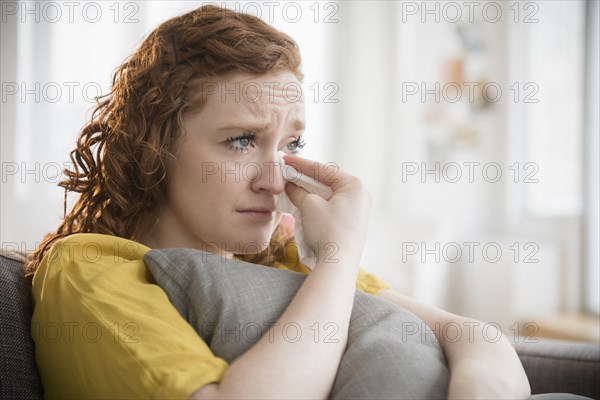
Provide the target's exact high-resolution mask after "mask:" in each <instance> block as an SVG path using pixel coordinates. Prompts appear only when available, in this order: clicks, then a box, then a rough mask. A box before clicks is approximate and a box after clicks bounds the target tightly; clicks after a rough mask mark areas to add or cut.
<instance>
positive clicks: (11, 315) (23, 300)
mask: <svg viewBox="0 0 600 400" xmlns="http://www.w3.org/2000/svg"><path fill="white" fill-rule="evenodd" d="M30 322H31V295H30V282H29V281H28V280H25V279H23V261H22V256H20V255H18V254H11V255H7V254H6V252H2V253H1V254H0V399H42V398H43V389H42V385H41V382H40V378H39V375H38V372H37V367H36V364H35V356H34V343H33V340H32V339H31V334H30ZM515 348H516V350H517V353H518V354H519V357H520V358H521V361H522V362H523V366H524V367H525V371H526V372H527V376H528V377H529V381H530V382H531V388H532V393H533V394H534V395H535V396H532V400H533V399H535V400H538V399H539V400H542V399H544V400H546V399H563V398H567V396H565V395H561V394H560V393H558V394H556V393H555V394H545V395H537V394H539V393H549V392H568V393H575V394H580V395H583V396H588V397H590V398H595V399H597V400H600V388H599V385H598V377H599V374H598V370H599V368H600V355H599V354H598V344H583V343H576V342H563V341H548V340H543V341H540V343H539V344H538V345H536V344H533V343H518V344H515Z"/></svg>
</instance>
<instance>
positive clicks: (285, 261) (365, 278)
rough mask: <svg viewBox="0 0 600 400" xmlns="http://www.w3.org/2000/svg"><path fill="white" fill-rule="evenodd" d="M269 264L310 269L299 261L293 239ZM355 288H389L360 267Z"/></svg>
mask: <svg viewBox="0 0 600 400" xmlns="http://www.w3.org/2000/svg"><path fill="white" fill-rule="evenodd" d="M271 266H272V267H275V268H278V269H285V270H291V271H295V272H301V273H304V274H308V273H310V269H309V268H308V267H307V266H305V265H304V264H302V263H301V262H300V257H299V255H298V245H297V243H296V241H295V240H292V241H290V243H288V244H287V245H286V246H285V249H284V251H283V257H282V258H281V260H279V261H278V262H275V263H272V265H271ZM356 288H357V289H360V290H362V291H363V292H366V293H369V294H372V295H377V294H378V293H379V292H381V291H382V290H384V289H388V288H390V285H389V284H388V283H387V282H386V281H384V280H383V279H381V278H380V277H378V276H377V275H375V274H370V273H368V272H367V271H366V270H365V269H363V268H360V269H359V270H358V277H357V279H356Z"/></svg>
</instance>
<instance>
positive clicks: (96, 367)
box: [32, 234, 228, 399]
mask: <svg viewBox="0 0 600 400" xmlns="http://www.w3.org/2000/svg"><path fill="white" fill-rule="evenodd" d="M148 250H149V249H148V248H147V247H145V246H142V245H140V244H138V243H136V242H132V241H128V240H124V239H121V238H117V237H114V236H108V235H96V234H77V235H71V236H69V237H67V238H65V239H63V240H61V241H59V242H57V243H56V244H55V245H54V246H53V248H52V249H51V251H50V252H49V253H48V254H47V255H46V257H45V258H44V260H43V262H42V264H41V265H40V268H39V269H38V271H37V272H36V274H35V276H34V280H33V288H32V289H33V297H34V304H35V309H34V314H33V318H32V337H33V339H34V341H35V345H36V361H37V364H38V369H39V371H40V375H41V378H42V384H43V386H44V391H45V397H46V398H78V399H84V398H121V399H123V398H147V399H150V398H185V399H187V398H188V397H189V395H190V394H191V393H192V392H193V391H194V390H196V389H198V388H199V387H201V386H204V385H205V384H207V383H210V382H218V381H220V380H221V378H222V376H223V374H224V373H225V370H226V369H227V367H228V364H227V362H226V361H225V360H223V359H221V358H217V357H215V356H214V355H213V354H212V352H211V351H210V348H209V347H208V346H207V345H206V343H204V342H203V341H202V339H201V338H200V337H199V336H198V334H197V333H196V332H195V331H194V329H193V328H192V327H191V326H190V325H189V324H188V323H187V322H186V321H185V320H184V319H183V318H182V317H181V316H180V315H179V313H178V312H177V310H176V309H175V308H174V307H173V306H172V305H171V303H170V302H169V299H168V298H167V296H166V294H165V292H164V291H163V290H162V289H161V288H160V287H159V286H158V285H156V284H155V283H154V282H153V279H152V276H151V275H150V273H149V272H148V271H147V269H146V267H145V265H144V263H143V261H142V257H143V254H144V253H145V252H146V251H148Z"/></svg>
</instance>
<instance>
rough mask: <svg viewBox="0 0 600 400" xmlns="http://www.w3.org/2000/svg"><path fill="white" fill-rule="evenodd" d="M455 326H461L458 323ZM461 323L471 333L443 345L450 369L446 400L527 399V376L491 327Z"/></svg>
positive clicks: (469, 321)
mask: <svg viewBox="0 0 600 400" xmlns="http://www.w3.org/2000/svg"><path fill="white" fill-rule="evenodd" d="M456 322H458V323H459V324H461V321H460V320H459V321H456ZM462 322H463V325H461V326H466V325H465V324H464V323H471V325H470V326H473V327H474V328H473V331H471V332H470V333H469V334H467V333H466V332H463V335H461V337H460V339H459V340H457V341H456V342H454V343H453V342H449V341H447V340H446V341H445V344H444V352H445V354H446V359H447V360H448V367H449V369H450V386H449V388H448V398H449V399H486V398H503V399H527V398H529V396H530V395H531V389H530V387H529V381H528V379H527V375H526V374H525V370H524V369H523V366H522V364H521V362H520V360H519V357H518V355H517V353H516V351H515V349H514V348H513V346H512V345H511V344H510V342H509V341H508V340H507V339H506V338H505V337H504V336H503V335H502V333H501V332H500V331H498V330H497V329H496V328H495V327H493V326H491V325H487V326H486V325H484V324H483V323H478V324H475V322H478V321H474V320H468V319H463V320H462ZM484 326H485V330H484Z"/></svg>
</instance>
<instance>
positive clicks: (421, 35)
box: [1, 0, 600, 341]
mask: <svg viewBox="0 0 600 400" xmlns="http://www.w3.org/2000/svg"><path fill="white" fill-rule="evenodd" d="M207 3H209V2H185V1H184V2H178V1H152V2H144V1H120V2H117V1H114V2H39V1H19V2H11V1H3V2H2V3H1V6H2V21H1V24H2V25H1V26H2V32H1V33H2V35H1V36H2V38H1V40H2V42H1V46H2V47H1V51H2V53H1V54H2V57H1V82H2V103H1V107H2V110H1V111H2V112H1V115H2V118H1V124H2V125H1V145H2V146H1V156H2V193H1V196H2V197H1V221H2V225H1V241H2V246H3V247H4V248H13V249H14V248H16V249H19V250H33V249H34V247H35V246H36V243H38V242H39V241H40V239H41V238H42V236H43V235H44V234H45V233H46V232H47V231H49V230H51V229H54V228H55V227H56V226H57V224H58V223H59V220H60V218H61V217H62V213H63V208H62V199H63V191H62V190H61V189H60V188H58V187H57V186H56V183H57V182H58V180H59V173H60V170H61V169H62V168H64V167H68V166H69V159H68V152H69V151H70V150H71V148H72V147H73V145H74V140H75V136H76V133H77V132H78V131H79V129H80V128H81V127H82V126H83V124H84V122H85V120H86V118H89V116H90V109H91V107H92V106H93V101H94V97H95V96H97V95H99V94H101V93H107V92H108V89H109V85H110V78H111V74H112V71H114V69H115V68H116V67H117V66H118V65H119V64H120V63H121V62H122V61H123V60H124V59H125V58H126V57H127V56H128V55H129V54H131V53H132V52H133V51H134V49H135V48H136V46H137V45H138V44H139V43H140V42H141V40H142V38H143V37H144V36H145V35H146V34H147V33H149V32H150V31H151V30H152V29H153V28H154V27H155V26H156V25H157V24H158V23H160V22H162V21H164V20H165V19H167V18H169V17H171V16H174V15H177V14H180V13H183V12H185V11H187V10H190V9H192V8H196V7H198V6H200V5H202V4H207ZM217 4H220V5H226V6H228V7H230V8H233V9H236V10H239V11H241V12H245V13H249V14H253V15H257V16H259V17H261V18H263V19H264V20H266V21H267V22H269V23H272V24H273V25H275V26H276V27H277V28H279V29H281V30H283V31H285V32H287V33H288V34H290V35H291V36H292V37H294V38H295V39H296V40H297V42H298V44H299V45H300V48H301V51H302V54H303V65H304V72H305V82H304V96H305V99H306V106H307V132H306V134H305V139H306V141H307V142H308V145H307V146H306V147H305V149H304V150H303V155H304V156H306V157H308V158H313V159H316V160H320V161H330V162H336V163H338V164H339V165H340V166H341V167H342V168H344V169H346V170H348V171H349V172H351V173H353V174H355V175H357V176H359V177H361V178H362V180H363V181H364V183H365V184H366V185H367V187H368V189H369V190H370V192H371V194H372V195H373V198H374V209H373V214H372V222H371V224H370V232H369V239H368V243H367V245H366V248H365V251H364V254H363V259H362V264H363V266H364V267H365V268H366V269H367V270H369V271H370V272H373V273H375V274H378V275H380V276H381V277H383V278H384V279H386V280H387V281H389V282H390V283H391V284H392V286H393V287H394V288H396V289H397V290H399V291H402V292H404V293H406V294H408V295H411V296H414V297H415V298H417V299H419V300H421V301H424V302H427V303H429V304H433V305H435V306H438V307H440V308H443V309H446V310H449V311H451V312H454V313H457V314H461V315H465V316H469V317H473V318H476V319H479V320H482V321H485V322H489V323H494V324H498V325H499V326H501V328H502V330H503V331H504V332H505V333H506V334H507V335H509V337H514V338H515V339H516V340H523V338H526V337H541V336H546V337H558V338H569V339H579V340H587V341H599V340H600V339H599V337H600V331H599V330H600V328H599V322H598V314H599V312H600V305H599V302H600V300H599V297H600V295H599V292H600V290H599V282H600V275H599V264H600V262H599V243H600V238H599V233H598V230H599V228H598V226H599V209H600V200H599V188H598V182H599V181H600V177H599V176H598V175H599V166H598V158H599V153H600V151H599V147H600V145H599V142H598V136H599V131H600V128H599V126H598V120H599V115H598V111H599V109H600V106H599V101H598V93H599V92H600V83H599V80H598V76H599V66H598V59H599V57H600V56H599V54H598V49H599V48H600V43H599V40H598V36H599V33H598V24H599V10H598V2H597V1H582V0H564V1H562V0H558V1H502V2H493V1H481V2H446V1H427V2H413V1H348V2H333V1H314V2H291V1H288V2H272V1H268V2H217ZM70 200H71V201H72V200H73V199H72V198H70Z"/></svg>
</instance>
